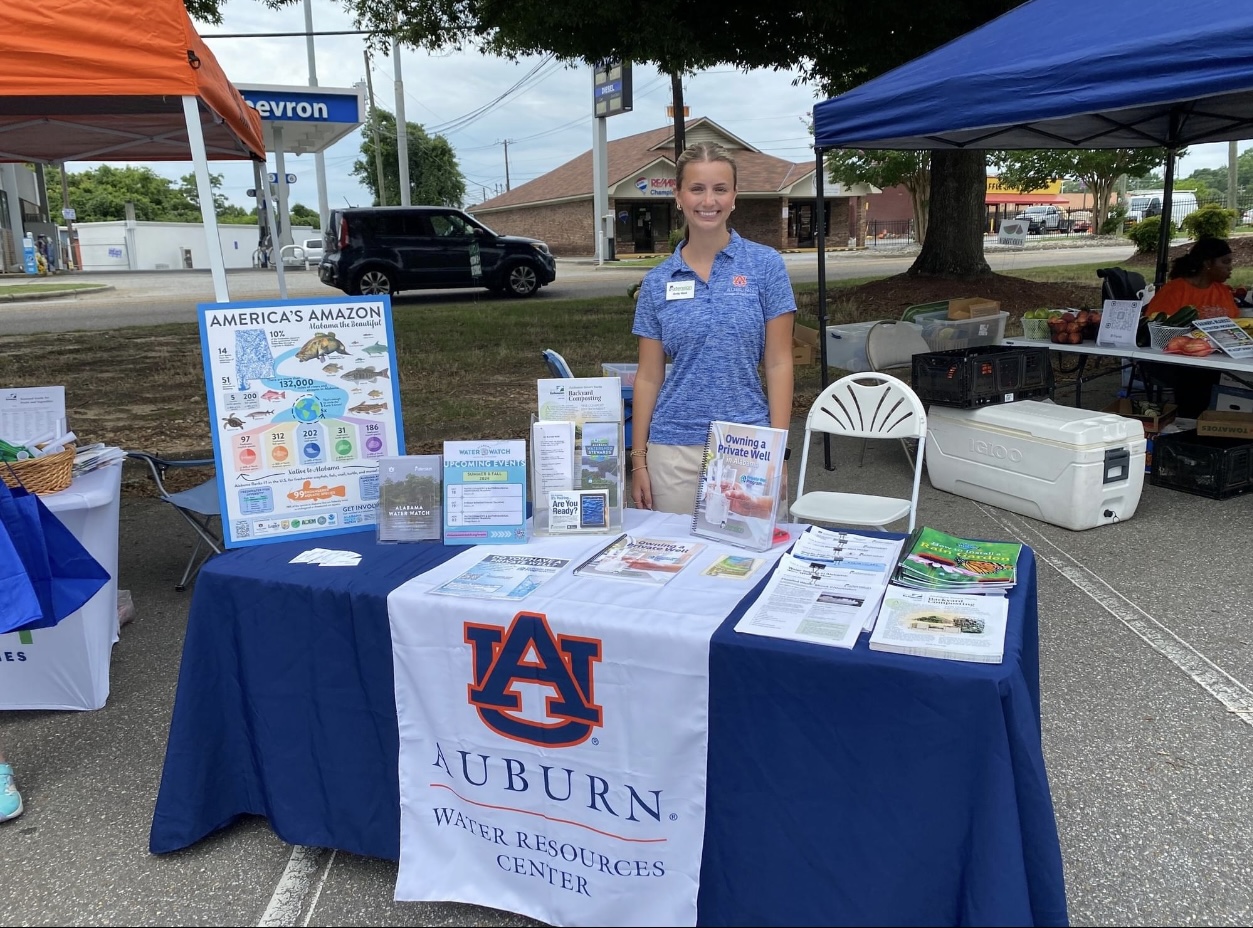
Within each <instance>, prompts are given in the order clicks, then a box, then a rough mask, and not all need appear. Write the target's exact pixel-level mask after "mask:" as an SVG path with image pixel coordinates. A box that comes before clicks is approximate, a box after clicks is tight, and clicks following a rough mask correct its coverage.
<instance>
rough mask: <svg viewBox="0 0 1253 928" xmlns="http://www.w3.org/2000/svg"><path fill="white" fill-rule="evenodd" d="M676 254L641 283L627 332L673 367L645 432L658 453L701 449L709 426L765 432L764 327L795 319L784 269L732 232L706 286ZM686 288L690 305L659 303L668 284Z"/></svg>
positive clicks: (775, 257) (771, 253)
mask: <svg viewBox="0 0 1253 928" xmlns="http://www.w3.org/2000/svg"><path fill="white" fill-rule="evenodd" d="M681 249H682V246H681V245H680V246H679V247H678V248H676V249H675V250H674V254H672V255H671V256H670V257H669V258H667V259H666V260H665V261H664V262H662V263H661V264H659V265H658V266H657V267H655V268H653V269H652V270H651V271H649V272H648V275H647V276H646V277H645V278H644V281H643V283H642V284H641V285H640V292H639V296H638V298H637V300H636V304H635V325H634V326H633V328H632V329H631V331H632V333H634V334H635V335H638V336H641V337H643V338H652V339H656V340H657V341H659V342H661V344H662V347H663V348H664V349H665V352H666V355H667V356H669V357H670V358H671V359H672V360H673V362H674V366H673V368H672V369H671V371H670V373H669V375H667V377H666V379H665V382H664V383H663V384H662V386H661V393H660V395H659V396H658V397H657V406H656V408H655V409H654V410H653V417H652V421H651V423H650V424H649V431H648V440H649V442H653V443H656V444H659V445H703V444H704V443H705V438H706V436H707V434H708V432H709V423H710V422H712V421H714V420H715V419H721V420H724V421H726V422H741V423H744V424H746V425H769V424H770V409H769V407H768V406H767V404H766V394H765V391H764V389H763V388H762V383H761V375H760V373H759V371H758V369H759V368H760V366H761V362H762V359H763V357H764V355H765V351H766V322H767V321H769V320H771V319H773V318H775V317H776V316H781V315H783V314H784V313H794V312H796V297H795V296H794V295H793V293H792V284H791V281H789V280H788V276H787V268H786V267H785V266H784V264H783V257H782V256H781V255H780V254H779V253H778V252H777V251H775V250H774V249H773V248H769V247H767V246H765V245H760V244H758V243H756V242H750V241H747V240H746V239H743V238H741V237H740V235H739V234H738V233H737V232H734V231H732V232H731V241H730V242H728V243H727V246H726V247H725V248H723V249H722V251H720V252H718V254H717V255H716V256H715V257H714V262H713V267H712V269H711V270H710V272H709V281H708V282H705V281H703V280H701V279H700V278H699V277H697V276H696V272H695V271H693V270H692V269H691V268H690V267H688V266H687V263H686V262H685V261H684V260H683V256H682V252H681ZM689 280H690V281H694V282H695V288H696V292H695V296H694V297H693V298H692V299H690V300H689V299H672V300H667V299H666V284H667V283H670V282H672V281H689Z"/></svg>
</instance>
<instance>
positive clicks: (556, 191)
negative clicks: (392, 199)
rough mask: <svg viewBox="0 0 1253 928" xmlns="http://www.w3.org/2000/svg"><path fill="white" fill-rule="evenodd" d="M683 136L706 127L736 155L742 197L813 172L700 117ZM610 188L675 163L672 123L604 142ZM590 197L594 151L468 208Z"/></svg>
mask: <svg viewBox="0 0 1253 928" xmlns="http://www.w3.org/2000/svg"><path fill="white" fill-rule="evenodd" d="M684 126H685V129H684V131H685V134H686V136H687V137H688V138H689V139H690V138H691V137H692V135H693V133H694V131H696V130H704V131H703V132H700V133H699V134H700V135H701V136H702V137H707V136H709V135H714V136H716V137H717V139H718V141H719V142H720V143H721V144H723V145H725V146H726V147H727V149H728V150H730V151H731V154H732V155H733V156H734V157H735V164H736V172H737V176H738V187H739V193H740V195H741V196H743V195H749V196H752V195H754V194H757V195H760V194H766V193H768V194H775V195H777V194H779V193H781V192H782V191H784V190H786V189H787V188H788V187H790V186H791V185H793V184H795V183H797V182H798V181H800V180H803V179H804V178H805V177H807V176H808V175H809V174H812V173H813V170H814V165H813V162H799V163H796V162H792V161H785V160H784V159H782V158H776V157H774V156H773V155H767V154H765V153H764V152H761V151H758V150H757V149H756V148H753V147H752V146H751V145H749V144H748V143H747V142H744V141H742V140H740V139H738V138H736V137H735V136H734V135H732V134H731V133H730V132H727V131H726V130H725V129H723V128H722V127H721V126H719V125H718V124H717V123H715V122H714V121H713V120H710V119H706V118H704V117H701V118H697V119H689V120H687V121H686V122H685V123H684ZM607 148H608V155H609V157H608V168H609V172H608V173H609V187H610V189H613V188H614V187H616V186H617V185H618V184H620V183H622V182H623V181H624V180H629V179H630V178H632V177H634V176H635V175H637V174H639V173H640V172H641V171H643V170H644V169H645V168H647V167H648V166H649V165H652V164H655V163H656V162H658V161H663V162H665V163H666V164H668V165H670V167H671V169H673V167H674V126H673V125H666V126H663V127H661V128H659V129H650V130H649V131H647V132H640V133H637V134H636V135H628V136H626V137H625V138H621V139H615V140H613V141H611V142H609V143H608V145H607ZM591 195H592V150H591V149H590V148H589V149H588V150H587V151H585V152H583V154H581V155H579V156H578V157H576V158H573V159H571V160H570V161H567V162H566V163H565V164H563V165H561V166H560V167H557V168H555V169H553V170H552V171H549V172H548V173H547V174H543V175H541V176H539V177H537V178H535V179H534V180H530V181H527V182H526V183H525V184H522V185H521V186H518V187H514V188H513V189H512V190H509V191H507V192H506V193H502V194H501V195H500V196H498V197H492V198H491V199H489V200H484V201H483V202H482V203H479V204H478V205H476V206H473V207H471V209H472V210H473V211H474V212H476V213H479V212H490V211H491V210H496V209H504V208H508V207H518V206H534V205H539V204H544V203H554V202H561V201H563V200H578V199H585V198H588V197H591Z"/></svg>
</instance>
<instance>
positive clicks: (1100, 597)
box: [979, 505, 1253, 726]
mask: <svg viewBox="0 0 1253 928" xmlns="http://www.w3.org/2000/svg"><path fill="white" fill-rule="evenodd" d="M979 508H980V509H981V510H982V511H983V513H984V515H986V516H987V517H988V518H989V519H991V520H992V521H994V522H996V523H997V524H999V525H1000V526H1001V527H1002V528H1004V529H1005V530H1006V531H1007V532H1009V533H1010V535H1012V536H1013V537H1014V538H1017V539H1018V540H1019V541H1021V542H1022V543H1023V544H1030V545H1031V548H1032V550H1034V551H1035V554H1036V559H1037V560H1039V561H1043V562H1044V563H1045V564H1048V565H1049V566H1050V567H1052V568H1053V569H1054V570H1056V571H1057V572H1058V573H1059V574H1060V575H1061V576H1062V577H1064V578H1065V579H1066V580H1069V581H1070V582H1071V583H1072V584H1073V585H1074V586H1075V587H1076V588H1078V589H1079V590H1080V591H1082V592H1083V593H1085V594H1087V595H1088V596H1089V597H1090V598H1091V599H1092V600H1093V601H1094V602H1095V603H1096V604H1097V605H1098V606H1100V607H1101V608H1103V609H1104V610H1105V611H1106V612H1108V613H1109V614H1110V615H1112V616H1113V617H1114V618H1116V619H1118V621H1120V622H1122V624H1123V625H1125V626H1126V627H1127V628H1128V629H1129V630H1130V631H1131V632H1132V634H1134V635H1136V636H1137V637H1139V638H1140V639H1141V640H1142V641H1144V642H1145V643H1146V644H1147V645H1148V646H1149V647H1151V648H1152V649H1153V650H1155V651H1157V652H1158V653H1159V654H1161V655H1162V656H1163V657H1165V658H1166V659H1167V660H1168V661H1170V662H1171V663H1172V664H1174V665H1175V666H1176V667H1178V668H1179V669H1180V670H1182V671H1183V672H1184V673H1185V674H1187V675H1188V678H1189V679H1191V680H1192V682H1194V683H1195V684H1196V685H1197V686H1199V687H1201V689H1203V690H1205V692H1207V693H1209V694H1210V695H1211V696H1213V697H1214V698H1215V699H1217V700H1218V702H1219V703H1220V704H1221V705H1222V706H1223V708H1225V709H1226V710H1227V711H1228V712H1230V713H1232V714H1233V715H1235V716H1236V717H1237V718H1239V719H1241V720H1242V721H1243V722H1244V723H1245V724H1247V725H1251V726H1253V690H1251V689H1250V688H1249V687H1248V686H1247V685H1245V684H1244V683H1242V682H1241V681H1239V680H1237V679H1236V678H1235V677H1233V676H1232V675H1231V674H1230V673H1228V672H1227V671H1226V670H1223V668H1221V667H1219V666H1218V665H1217V664H1215V663H1214V662H1213V661H1212V660H1210V659H1209V658H1208V657H1206V656H1205V655H1204V654H1202V653H1201V652H1200V651H1198V650H1197V649H1196V648H1195V647H1193V646H1192V645H1191V644H1189V643H1188V642H1187V641H1185V640H1184V639H1183V638H1181V637H1179V635H1177V634H1176V633H1175V632H1173V631H1171V630H1170V629H1169V628H1167V627H1166V626H1165V625H1163V624H1162V623H1161V622H1160V621H1159V620H1157V619H1156V618H1154V617H1153V616H1151V615H1150V614H1149V613H1148V612H1146V611H1145V610H1144V609H1142V608H1140V607H1139V606H1137V605H1136V604H1135V603H1134V602H1132V601H1131V600H1130V599H1128V598H1127V597H1126V596H1124V595H1123V594H1122V593H1120V592H1118V591H1117V590H1116V589H1114V588H1113V587H1112V586H1110V585H1109V584H1108V583H1107V582H1106V581H1105V580H1103V579H1102V578H1101V577H1099V576H1097V575H1096V574H1095V573H1093V572H1092V571H1091V570H1089V569H1088V568H1086V567H1084V566H1083V565H1082V564H1080V563H1079V562H1078V561H1076V560H1075V558H1073V557H1072V556H1071V555H1070V554H1069V553H1067V552H1066V551H1065V550H1063V549H1062V548H1060V547H1058V546H1057V545H1056V544H1054V543H1053V541H1052V540H1051V539H1049V538H1048V537H1047V536H1045V535H1044V534H1042V533H1041V532H1039V531H1038V530H1036V529H1034V528H1031V527H1029V526H1027V525H1025V524H1024V525H1021V526H1015V525H1014V524H1013V523H1011V522H1009V521H1007V520H1006V519H1004V518H1002V514H1001V513H1000V512H999V511H996V512H994V511H992V510H991V509H990V508H988V507H985V506H982V505H980V506H979ZM1023 534H1032V535H1034V536H1035V537H1036V538H1038V539H1039V542H1040V543H1042V544H1043V545H1047V546H1048V547H1049V548H1051V549H1052V552H1053V553H1051V554H1044V553H1042V552H1041V551H1040V543H1032V542H1028V541H1027V540H1026V539H1024V538H1023V537H1022V535H1023Z"/></svg>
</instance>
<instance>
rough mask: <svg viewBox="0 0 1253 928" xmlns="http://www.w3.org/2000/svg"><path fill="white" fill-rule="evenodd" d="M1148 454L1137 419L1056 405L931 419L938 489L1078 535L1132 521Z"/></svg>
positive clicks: (940, 411) (936, 411)
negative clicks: (1145, 457) (1074, 532)
mask: <svg viewBox="0 0 1253 928" xmlns="http://www.w3.org/2000/svg"><path fill="white" fill-rule="evenodd" d="M1045 350H1046V351H1047V349H1045ZM1144 450H1145V439H1144V429H1143V427H1142V426H1141V425H1140V423H1139V422H1138V421H1136V420H1135V419H1127V418H1124V417H1123V416H1116V415H1113V414H1111V413H1104V412H1093V411H1091V410H1087V409H1075V408H1073V407H1070V406H1056V405H1054V404H1053V403H1043V402H1035V401H1032V400H1027V401H1024V402H1021V403H1011V404H1008V405H1002V406H988V407H985V408H983V409H951V408H944V407H936V408H933V409H931V410H930V411H929V412H928V413H927V453H926V461H927V476H928V478H929V479H930V480H931V485H932V486H933V487H935V488H936V489H937V490H944V491H945V492H947V493H953V494H955V495H957V496H964V497H966V498H967V499H973V500H978V501H979V502H982V503H989V504H991V505H993V506H998V507H1000V508H1001V509H1008V510H1009V511H1010V512H1017V513H1019V514H1021V515H1024V516H1030V517H1031V518H1033V519H1039V520H1040V521H1042V522H1049V523H1051V524H1053V525H1060V526H1061V527H1062V528H1068V529H1072V530H1075V531H1080V530H1083V529H1089V528H1094V527H1096V526H1098V525H1106V524H1108V523H1111V522H1122V521H1126V520H1127V519H1130V518H1131V516H1132V515H1134V514H1135V511H1136V507H1137V506H1138V505H1139V503H1140V494H1141V491H1142V490H1143V488H1144Z"/></svg>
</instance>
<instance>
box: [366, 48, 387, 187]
mask: <svg viewBox="0 0 1253 928" xmlns="http://www.w3.org/2000/svg"><path fill="white" fill-rule="evenodd" d="M365 86H366V90H367V91H368V92H369V94H370V128H371V130H373V132H374V170H375V171H376V172H377V174H378V179H379V206H386V205H387V186H386V184H384V182H383V149H381V148H380V147H379V111H378V108H377V107H375V105H374V79H373V78H372V77H370V50H369V49H368V48H367V49H366V50H365Z"/></svg>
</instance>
